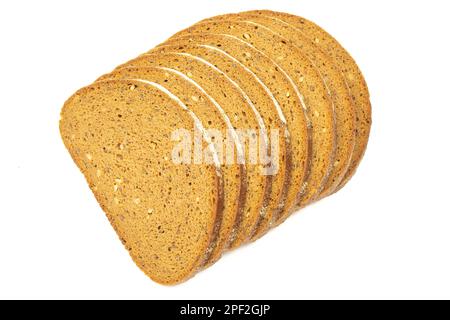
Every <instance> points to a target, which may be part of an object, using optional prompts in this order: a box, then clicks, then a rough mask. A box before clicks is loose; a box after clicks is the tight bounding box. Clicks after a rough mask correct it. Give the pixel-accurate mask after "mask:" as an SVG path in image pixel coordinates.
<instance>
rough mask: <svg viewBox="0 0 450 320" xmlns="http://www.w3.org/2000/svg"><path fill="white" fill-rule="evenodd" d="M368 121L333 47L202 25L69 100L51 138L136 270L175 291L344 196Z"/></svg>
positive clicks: (290, 20)
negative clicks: (302, 213)
mask: <svg viewBox="0 0 450 320" xmlns="http://www.w3.org/2000/svg"><path fill="white" fill-rule="evenodd" d="M371 122H372V120H371V105H370V99H369V92H368V88H367V84H366V82H365V80H364V77H363V75H362V73H361V71H360V69H359V68H358V66H357V65H356V63H355V61H354V60H353V58H352V57H351V56H350V54H349V53H348V52H347V51H346V50H345V49H344V48H343V47H342V45H341V44H339V43H338V41H337V40H336V39H334V38H333V37H332V36H331V35H330V34H329V33H327V32H326V31H324V30H323V29H322V28H320V27H319V26H317V25H316V24H314V23H313V22H311V21H309V20H307V19H305V18H302V17H298V16H295V15H291V14H288V13H281V12H273V11H267V10H254V11H247V12H241V13H232V14H225V15H220V16H215V17H211V18H208V19H205V20H203V21H200V22H198V23H196V24H195V25H193V26H191V27H189V28H187V29H185V30H182V31H180V32H178V33H176V34H175V35H174V36H172V37H170V38H169V39H168V40H167V41H165V42H164V43H162V44H160V45H158V46H157V47H155V48H153V49H151V50H149V51H148V52H145V53H143V54H141V55H139V56H138V57H136V58H133V59H131V60H129V61H128V62H125V63H123V64H121V65H119V66H118V67H116V68H115V69H114V70H113V71H112V72H110V73H108V74H105V75H103V76H101V77H99V78H98V79H97V80H96V81H95V82H94V83H93V84H91V85H88V86H86V87H84V88H82V89H80V90H78V91H77V92H76V93H75V94H73V95H72V96H71V97H70V98H69V99H68V100H67V101H66V103H65V104H64V106H63V109H62V111H61V118H60V133H61V136H62V139H63V141H64V144H65V146H66V148H67V150H68V151H69V153H70V155H71V157H72V159H73V161H74V162H75V164H76V165H77V166H78V168H79V169H80V171H81V172H82V174H83V175H84V176H85V178H86V181H87V183H88V185H89V187H90V188H91V190H92V192H93V194H94V195H95V197H96V199H97V201H98V203H99V205H100V207H101V208H102V209H103V211H104V212H105V214H106V216H107V217H108V219H109V221H110V223H111V225H112V227H113V228H114V230H115V231H116V233H117V235H118V237H119V239H120V240H121V242H122V243H123V245H124V246H125V248H126V249H127V250H128V252H129V254H130V256H131V258H132V260H133V261H134V262H135V263H136V265H137V266H138V267H139V268H140V269H141V270H142V271H143V272H144V273H145V274H146V275H147V276H148V277H150V278H151V279H153V280H154V281H156V282H158V283H160V284H164V285H174V284H178V283H181V282H184V281H186V280H188V279H190V278H191V277H193V276H194V275H195V274H196V273H197V272H199V271H201V270H202V269H205V268H207V267H209V266H211V265H213V264H214V263H215V262H217V261H218V260H220V258H221V257H222V255H223V254H224V253H226V252H228V251H230V250H232V249H235V248H238V247H240V246H241V245H244V244H246V243H249V242H252V241H255V240H257V239H259V238H260V237H262V236H264V235H265V234H266V233H267V232H269V231H270V230H271V229H273V228H275V227H276V226H278V225H280V224H281V223H283V222H284V221H286V219H287V218H288V217H289V216H290V215H291V214H292V213H294V212H296V211H298V210H299V209H301V208H303V207H305V206H307V205H309V204H311V203H313V202H315V201H318V200H320V199H322V198H324V197H327V196H329V195H331V194H333V193H335V192H337V191H338V190H340V189H341V188H342V187H343V186H345V184H346V183H347V182H348V181H349V180H350V179H351V177H352V176H353V175H354V174H355V172H356V169H357V167H358V165H359V164H360V162H361V160H362V158H363V155H364V153H365V150H366V147H367V144H368V140H369V134H370V127H371Z"/></svg>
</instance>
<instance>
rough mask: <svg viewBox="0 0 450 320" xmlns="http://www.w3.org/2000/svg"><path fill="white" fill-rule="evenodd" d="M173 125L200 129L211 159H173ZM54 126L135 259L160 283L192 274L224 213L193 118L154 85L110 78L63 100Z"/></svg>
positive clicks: (219, 186) (216, 177)
mask: <svg viewBox="0 0 450 320" xmlns="http://www.w3.org/2000/svg"><path fill="white" fill-rule="evenodd" d="M179 129H186V130H188V131H190V132H194V131H197V130H198V131H199V132H201V133H202V137H201V139H202V140H201V147H202V148H204V150H207V151H208V152H207V153H208V156H209V157H210V159H211V163H210V164H207V163H202V164H195V165H193V164H176V163H175V162H174V161H173V159H172V151H173V148H174V143H175V142H174V141H172V134H173V132H174V131H176V130H179ZM60 130H61V135H62V138H63V140H64V143H65V145H66V147H67V149H68V150H69V152H70V154H71V156H72V158H73V160H74V161H75V163H76V164H77V166H78V167H79V168H80V170H81V171H82V172H83V174H84V175H85V177H86V180H87V182H88V183H89V186H90V187H91V189H92V190H93V192H94V194H95V197H96V198H97V201H98V202H99V203H100V205H101V207H102V208H103V210H104V211H105V212H106V215H107V217H108V219H109V221H110V222H111V224H112V226H113V227H114V229H115V230H116V232H117V234H118V235H119V237H120V239H121V241H122V242H123V244H124V245H125V246H126V248H127V249H128V251H129V253H130V255H131V257H132V258H133V260H134V261H135V263H136V264H137V265H138V266H139V267H140V268H141V269H142V270H143V271H144V272H145V273H146V274H147V275H148V276H149V277H150V278H152V279H153V280H155V281H156V282H159V283H162V284H176V283H179V282H182V281H184V280H186V279H188V278H189V277H191V276H192V275H194V274H195V272H196V271H197V270H198V268H199V266H201V265H202V264H203V260H204V258H205V256H206V252H207V249H208V247H209V246H210V244H211V243H212V242H214V241H215V239H216V238H217V233H218V228H217V227H218V225H219V224H220V222H221V218H222V217H221V215H222V210H223V181H222V173H221V169H220V165H219V163H218V158H217V153H215V151H214V147H213V145H212V144H211V143H210V140H209V138H208V137H207V136H206V134H205V132H204V129H203V128H202V124H201V122H200V121H199V120H198V118H196V117H195V115H194V114H193V113H192V112H190V111H189V110H188V109H187V108H186V106H184V105H183V104H182V103H181V102H180V101H179V100H178V99H177V98H176V97H175V96H173V95H172V94H171V93H170V91H168V90H167V89H165V88H163V87H161V86H159V85H157V84H154V83H151V82H143V81H131V80H130V81H115V80H113V81H103V82H99V83H95V84H93V85H91V86H88V87H86V88H84V89H81V90H79V91H78V92H77V93H75V94H74V95H73V96H72V97H71V98H69V100H68V101H67V102H66V103H65V105H64V107H63V110H62V113H61V122H60ZM189 145H191V144H189Z"/></svg>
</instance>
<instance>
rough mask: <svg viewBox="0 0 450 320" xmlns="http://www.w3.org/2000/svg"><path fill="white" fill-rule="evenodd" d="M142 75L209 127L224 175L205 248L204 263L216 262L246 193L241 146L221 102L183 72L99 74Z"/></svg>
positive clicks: (112, 76) (156, 69)
mask: <svg viewBox="0 0 450 320" xmlns="http://www.w3.org/2000/svg"><path fill="white" fill-rule="evenodd" d="M107 78H108V79H142V80H147V81H152V82H155V83H158V84H160V85H163V86H165V87H167V88H169V90H170V91H171V92H172V93H173V94H174V95H176V96H177V97H178V98H179V99H180V100H181V101H182V102H183V103H184V104H185V105H186V106H187V107H188V108H189V110H191V111H192V112H194V113H195V115H196V116H197V117H198V118H199V119H200V121H201V122H202V123H203V126H204V128H205V129H206V130H209V131H208V132H209V133H210V136H211V138H213V139H214V144H215V146H216V151H217V152H218V155H219V160H220V161H221V168H222V172H223V177H224V192H225V196H224V210H223V220H222V224H221V228H220V232H219V236H218V240H217V242H216V245H215V246H213V247H212V248H210V249H209V252H210V256H209V257H208V259H207V261H206V264H205V266H209V265H211V264H213V263H214V262H216V261H217V260H218V259H219V258H220V256H221V254H222V251H223V250H224V249H225V248H227V245H228V240H229V238H230V235H231V233H232V232H233V229H234V228H236V227H237V226H238V225H239V222H240V219H241V218H242V210H243V205H244V201H245V197H246V192H247V190H246V180H245V179H246V167H245V164H244V163H242V164H239V162H238V161H237V159H238V158H239V157H243V153H244V150H243V146H242V145H241V144H240V142H239V139H238V136H237V134H235V131H234V129H233V126H232V124H231V122H230V120H229V118H228V116H227V115H226V114H225V113H224V111H223V109H222V108H221V106H220V105H219V104H218V103H217V102H216V101H215V100H214V99H213V98H212V97H210V96H209V95H207V94H206V92H205V91H204V89H203V88H201V87H200V86H199V85H198V84H197V83H195V82H194V80H192V79H191V78H189V77H186V76H184V75H183V74H182V73H180V72H179V71H177V70H174V69H170V68H161V67H147V68H136V67H131V68H122V69H118V70H116V71H114V72H112V73H110V74H108V75H106V76H104V77H102V78H100V81H101V80H105V79H107ZM227 139H231V140H232V141H230V142H231V143H232V145H233V146H234V147H235V149H234V152H233V153H234V160H233V162H231V163H229V164H227V163H225V161H224V160H225V159H224V157H225V155H224V153H225V151H226V150H225V149H224V148H223V146H224V145H225V144H226V143H228V141H226V140H227Z"/></svg>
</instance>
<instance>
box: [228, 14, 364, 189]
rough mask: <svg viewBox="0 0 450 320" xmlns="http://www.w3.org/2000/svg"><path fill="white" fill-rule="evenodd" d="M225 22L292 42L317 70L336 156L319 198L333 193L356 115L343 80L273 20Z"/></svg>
mask: <svg viewBox="0 0 450 320" xmlns="http://www.w3.org/2000/svg"><path fill="white" fill-rule="evenodd" d="M224 19H227V20H230V19H232V20H238V21H250V22H252V23H254V24H256V25H261V26H265V27H267V28H269V29H270V30H271V31H273V32H275V33H277V34H278V35H280V36H282V37H284V38H286V39H288V40H290V41H292V42H293V43H294V44H295V46H296V47H298V48H299V49H300V50H301V51H302V53H304V54H305V56H306V57H307V58H308V59H310V60H311V62H312V63H313V64H314V66H315V67H316V68H317V69H318V70H319V72H320V74H321V75H322V78H323V80H324V83H325V85H326V86H327V88H328V90H329V92H330V96H331V99H332V101H333V104H334V111H335V119H336V134H337V135H336V155H335V161H334V163H332V164H331V172H330V176H329V178H328V181H327V183H325V185H324V187H323V189H322V192H321V193H320V198H322V197H324V196H327V195H328V194H330V193H332V192H333V191H334V190H335V189H336V187H337V186H338V185H339V184H340V182H341V181H342V179H343V178H344V176H345V174H346V172H347V169H348V167H349V165H350V160H351V157H352V154H353V149H354V147H355V132H356V128H355V121H356V113H355V112H356V111H355V106H354V103H353V99H352V97H351V94H350V91H349V89H348V86H347V83H346V81H345V78H344V76H343V75H342V73H341V71H340V70H339V68H338V67H337V66H336V64H335V63H334V61H333V60H332V59H331V57H330V56H328V55H327V54H326V53H325V52H324V51H323V50H322V49H320V48H319V47H318V46H317V45H316V44H315V43H314V41H313V40H311V39H309V38H307V37H306V36H305V35H304V34H303V33H302V32H300V31H299V30H298V29H296V28H294V27H292V26H291V25H289V24H288V23H285V22H283V21H281V20H278V19H276V18H273V17H268V16H264V15H258V14H254V13H251V12H250V13H244V14H234V15H227V16H224Z"/></svg>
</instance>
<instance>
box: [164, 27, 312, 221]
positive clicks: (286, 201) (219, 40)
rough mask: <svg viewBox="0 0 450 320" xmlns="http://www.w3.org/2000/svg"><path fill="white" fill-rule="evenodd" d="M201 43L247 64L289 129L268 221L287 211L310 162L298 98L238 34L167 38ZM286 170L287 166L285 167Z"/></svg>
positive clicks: (289, 83)
mask: <svg viewBox="0 0 450 320" xmlns="http://www.w3.org/2000/svg"><path fill="white" fill-rule="evenodd" d="M194 43H195V44H202V45H208V46H211V47H214V48H216V49H221V50H222V51H224V52H226V53H227V54H228V55H230V56H232V57H233V58H235V59H236V60H238V61H239V62H240V63H242V64H243V65H244V66H246V67H247V68H249V69H250V70H251V71H252V72H253V73H254V74H255V75H257V76H258V78H260V79H261V80H262V81H263V82H264V84H265V85H266V86H267V87H268V88H269V89H270V91H271V92H272V94H273V96H274V97H275V99H276V100H277V101H278V102H279V105H280V108H281V110H280V111H281V112H280V116H282V117H283V118H284V120H285V122H286V125H287V129H288V131H289V133H290V138H291V148H292V153H291V154H292V159H291V162H290V163H291V167H290V172H291V175H290V176H287V177H288V178H289V179H290V180H289V181H288V182H287V183H288V188H287V189H285V193H284V194H283V195H282V199H281V201H280V203H279V207H278V209H277V210H276V212H274V214H273V218H272V221H271V225H274V224H275V222H276V221H279V220H281V219H282V218H284V217H285V216H287V215H288V214H289V212H290V211H289V208H291V207H292V206H293V205H294V204H295V201H296V199H297V195H298V194H299V193H301V191H302V190H303V184H304V181H305V180H306V179H307V175H308V171H309V167H310V164H311V141H310V139H311V135H310V134H309V127H308V124H307V119H306V117H305V113H304V111H303V109H302V108H299V107H298V106H299V105H301V103H302V102H301V99H300V98H299V96H298V95H297V94H293V93H294V92H296V90H295V89H294V88H295V84H294V82H293V80H292V79H291V78H290V77H289V76H288V75H287V74H286V72H285V71H284V70H283V68H281V67H280V66H279V65H278V64H277V63H276V62H275V61H273V60H272V59H270V58H269V57H268V56H267V55H265V54H264V53H262V52H261V51H259V50H257V49H256V48H255V47H253V46H252V45H250V44H248V43H246V42H244V41H243V40H241V39H240V38H238V37H235V36H231V35H223V34H222V35H220V34H206V33H205V34H195V35H188V36H184V37H177V38H176V39H174V40H170V41H167V42H166V43H165V44H164V45H169V44H179V45H181V44H183V45H185V44H186V45H187V44H194ZM287 170H289V169H287Z"/></svg>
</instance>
